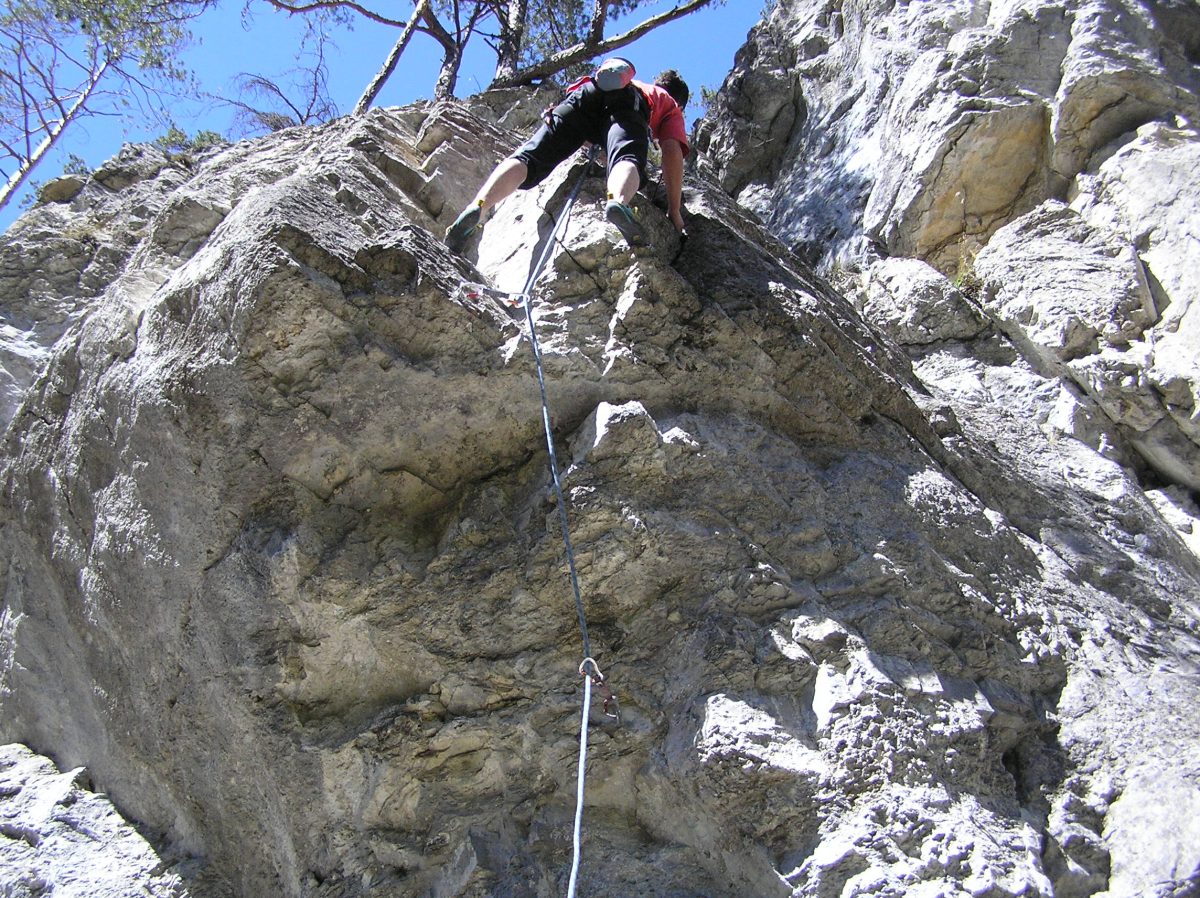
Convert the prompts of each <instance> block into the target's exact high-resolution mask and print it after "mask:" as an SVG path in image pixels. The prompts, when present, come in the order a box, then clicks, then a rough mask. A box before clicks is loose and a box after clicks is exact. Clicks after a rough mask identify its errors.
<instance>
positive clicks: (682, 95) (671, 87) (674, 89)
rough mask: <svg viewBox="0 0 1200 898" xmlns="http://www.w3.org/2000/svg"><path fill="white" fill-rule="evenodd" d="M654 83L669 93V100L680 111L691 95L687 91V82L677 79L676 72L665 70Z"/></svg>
mask: <svg viewBox="0 0 1200 898" xmlns="http://www.w3.org/2000/svg"><path fill="white" fill-rule="evenodd" d="M654 83H655V84H657V85H658V86H659V87H661V88H662V89H663V90H665V91H666V92H667V93H669V94H670V95H671V98H672V99H673V100H674V101H675V102H676V103H678V104H679V108H680V109H682V108H683V107H684V106H686V105H687V101H688V97H689V96H691V94H690V92H689V91H688V86H687V82H686V81H684V80H683V79H682V78H680V77H679V73H678V72H677V71H675V70H674V69H667V70H666V71H665V72H660V73H659V75H658V77H657V78H655V79H654Z"/></svg>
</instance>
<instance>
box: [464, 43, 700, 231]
mask: <svg viewBox="0 0 1200 898" xmlns="http://www.w3.org/2000/svg"><path fill="white" fill-rule="evenodd" d="M634 74H635V72H634V67H633V63H631V62H629V60H627V59H623V58H620V57H614V58H612V59H608V60H605V62H604V63H603V64H602V65H601V66H600V68H599V69H597V71H596V74H595V75H589V76H587V77H585V78H581V79H580V80H579V81H576V82H575V83H574V84H572V85H571V86H570V87H568V88H567V91H566V96H565V97H564V98H563V100H562V101H561V102H559V104H558V105H557V106H555V107H554V108H552V109H550V110H548V111H547V113H546V116H545V123H544V124H543V125H542V126H541V127H540V128H539V129H538V130H537V131H536V132H535V133H534V135H533V136H532V137H531V138H529V140H528V141H526V142H525V144H524V145H522V146H521V147H520V149H518V150H517V151H516V152H515V153H514V154H513V155H512V156H510V157H509V158H508V159H505V160H504V161H503V162H501V163H500V164H499V165H497V166H496V168H495V170H494V171H493V172H492V173H491V175H490V176H489V177H488V179H487V180H486V181H485V182H484V184H483V186H482V187H481V188H479V192H478V193H477V194H476V195H475V199H474V200H472V201H471V204H470V205H469V206H467V208H466V209H464V210H463V211H462V213H461V214H460V215H459V216H458V218H456V219H455V220H454V224H452V225H450V227H449V228H448V229H447V230H446V245H447V246H449V247H450V249H452V250H453V251H455V252H461V251H462V249H463V247H464V246H466V243H467V239H468V238H469V237H470V236H471V234H473V233H474V232H475V230H476V229H477V228H478V227H479V223H480V219H481V217H482V215H483V213H484V212H486V211H487V210H488V209H490V208H491V207H492V206H494V205H496V204H497V203H498V202H500V201H501V200H502V199H504V198H505V197H507V196H510V195H511V194H513V193H514V192H516V191H517V190H528V189H529V188H531V187H534V186H535V185H537V184H539V183H540V182H541V181H542V180H543V179H544V178H546V176H547V175H549V174H550V172H552V171H553V170H554V168H555V166H557V165H558V164H559V163H560V162H562V161H563V160H564V159H566V158H567V157H568V156H570V155H571V154H572V153H574V152H575V151H576V150H578V149H579V148H580V147H582V146H583V145H584V144H586V143H596V144H602V145H603V146H605V147H606V148H607V150H608V203H607V204H606V206H605V209H604V216H605V218H606V219H607V220H608V221H609V222H610V223H611V224H613V225H615V226H616V228H617V230H618V231H620V232H621V236H622V237H624V238H625V242H626V243H628V244H629V245H630V246H643V245H645V243H646V238H645V234H644V232H643V230H642V226H641V224H640V223H639V222H638V220H637V218H636V217H635V215H634V212H633V209H631V208H630V205H629V204H630V201H631V200H632V199H633V195H634V194H635V193H636V192H637V190H638V187H640V186H641V184H642V181H643V180H644V179H645V174H646V155H647V152H648V151H649V146H650V138H651V136H653V138H654V139H655V140H656V141H657V142H658V145H659V148H660V149H661V151H662V178H663V183H664V185H665V187H666V191H667V215H668V216H669V217H670V219H671V223H672V224H674V225H675V227H676V228H677V229H678V230H679V231H680V232H681V233H682V232H683V230H684V224H683V213H682V193H683V160H684V157H686V156H687V154H688V151H689V150H688V140H687V127H686V126H685V124H684V119H683V108H684V106H686V105H687V101H688V86H687V84H686V83H685V82H684V80H683V79H682V78H680V77H679V73H678V72H676V71H675V70H674V69H667V70H666V71H665V72H663V73H662V74H660V75H659V76H658V77H657V78H655V79H654V83H653V84H645V83H643V82H641V81H635V80H633V76H634Z"/></svg>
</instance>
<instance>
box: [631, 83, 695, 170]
mask: <svg viewBox="0 0 1200 898" xmlns="http://www.w3.org/2000/svg"><path fill="white" fill-rule="evenodd" d="M633 83H634V85H636V86H637V88H638V89H639V90H640V91H641V92H642V93H643V94H644V95H645V97H646V100H647V101H648V102H649V103H650V133H651V134H653V135H654V139H655V140H658V141H662V140H664V139H666V140H678V141H679V145H680V146H681V147H682V148H683V155H684V156H687V154H688V153H689V152H691V149H690V148H689V147H688V139H687V125H686V124H685V123H684V121H683V110H682V109H680V108H679V104H678V103H676V102H675V98H674V97H672V96H671V95H670V94H669V93H667V92H666V90H665V89H663V88H661V87H659V86H658V85H657V84H644V83H643V82H641V81H634V82H633Z"/></svg>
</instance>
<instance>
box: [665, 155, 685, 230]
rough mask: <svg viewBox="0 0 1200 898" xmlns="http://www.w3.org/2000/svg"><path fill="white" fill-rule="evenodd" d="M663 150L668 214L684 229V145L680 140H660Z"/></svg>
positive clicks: (673, 222)
mask: <svg viewBox="0 0 1200 898" xmlns="http://www.w3.org/2000/svg"><path fill="white" fill-rule="evenodd" d="M659 147H660V149H661V150H662V175H663V184H665V185H666V188H667V215H669V216H670V217H671V223H672V224H674V225H675V227H676V228H677V229H678V230H680V231H682V230H683V146H682V145H681V144H680V143H679V141H678V140H672V139H671V138H664V139H663V140H661V141H659Z"/></svg>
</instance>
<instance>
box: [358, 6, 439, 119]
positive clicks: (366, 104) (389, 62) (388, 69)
mask: <svg viewBox="0 0 1200 898" xmlns="http://www.w3.org/2000/svg"><path fill="white" fill-rule="evenodd" d="M428 8H429V0H421V2H420V3H418V4H417V8H416V9H415V10H414V11H413V14H412V17H411V18H410V19H409V20H408V24H406V25H405V26H404V31H403V32H401V34H400V39H399V40H397V41H396V45H395V46H394V47H392V52H391V53H389V54H388V57H387V59H385V60H384V62H383V67H382V68H381V69H380V70H379V71H378V72H377V73H376V74H375V77H374V78H372V79H371V83H370V84H368V85H367V89H366V90H364V91H363V95H362V96H361V97H359V98H358V102H357V103H355V104H354V115H362V114H363V113H364V112H366V111H367V110H368V109H370V108H371V104H372V103H374V102H375V98H376V97H377V96H379V92H380V91H381V90H383V85H384V84H386V83H387V80H388V78H390V77H392V72H394V71H395V70H396V63H398V62H399V61H400V54H402V53H403V52H404V48H405V47H407V46H408V42H409V40H410V39H411V38H412V36H413V32H414V31H416V29H417V22H419V21H420V20H421V16H423V15H424V14H425V10H426V9H428ZM439 83H440V79H439Z"/></svg>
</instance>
